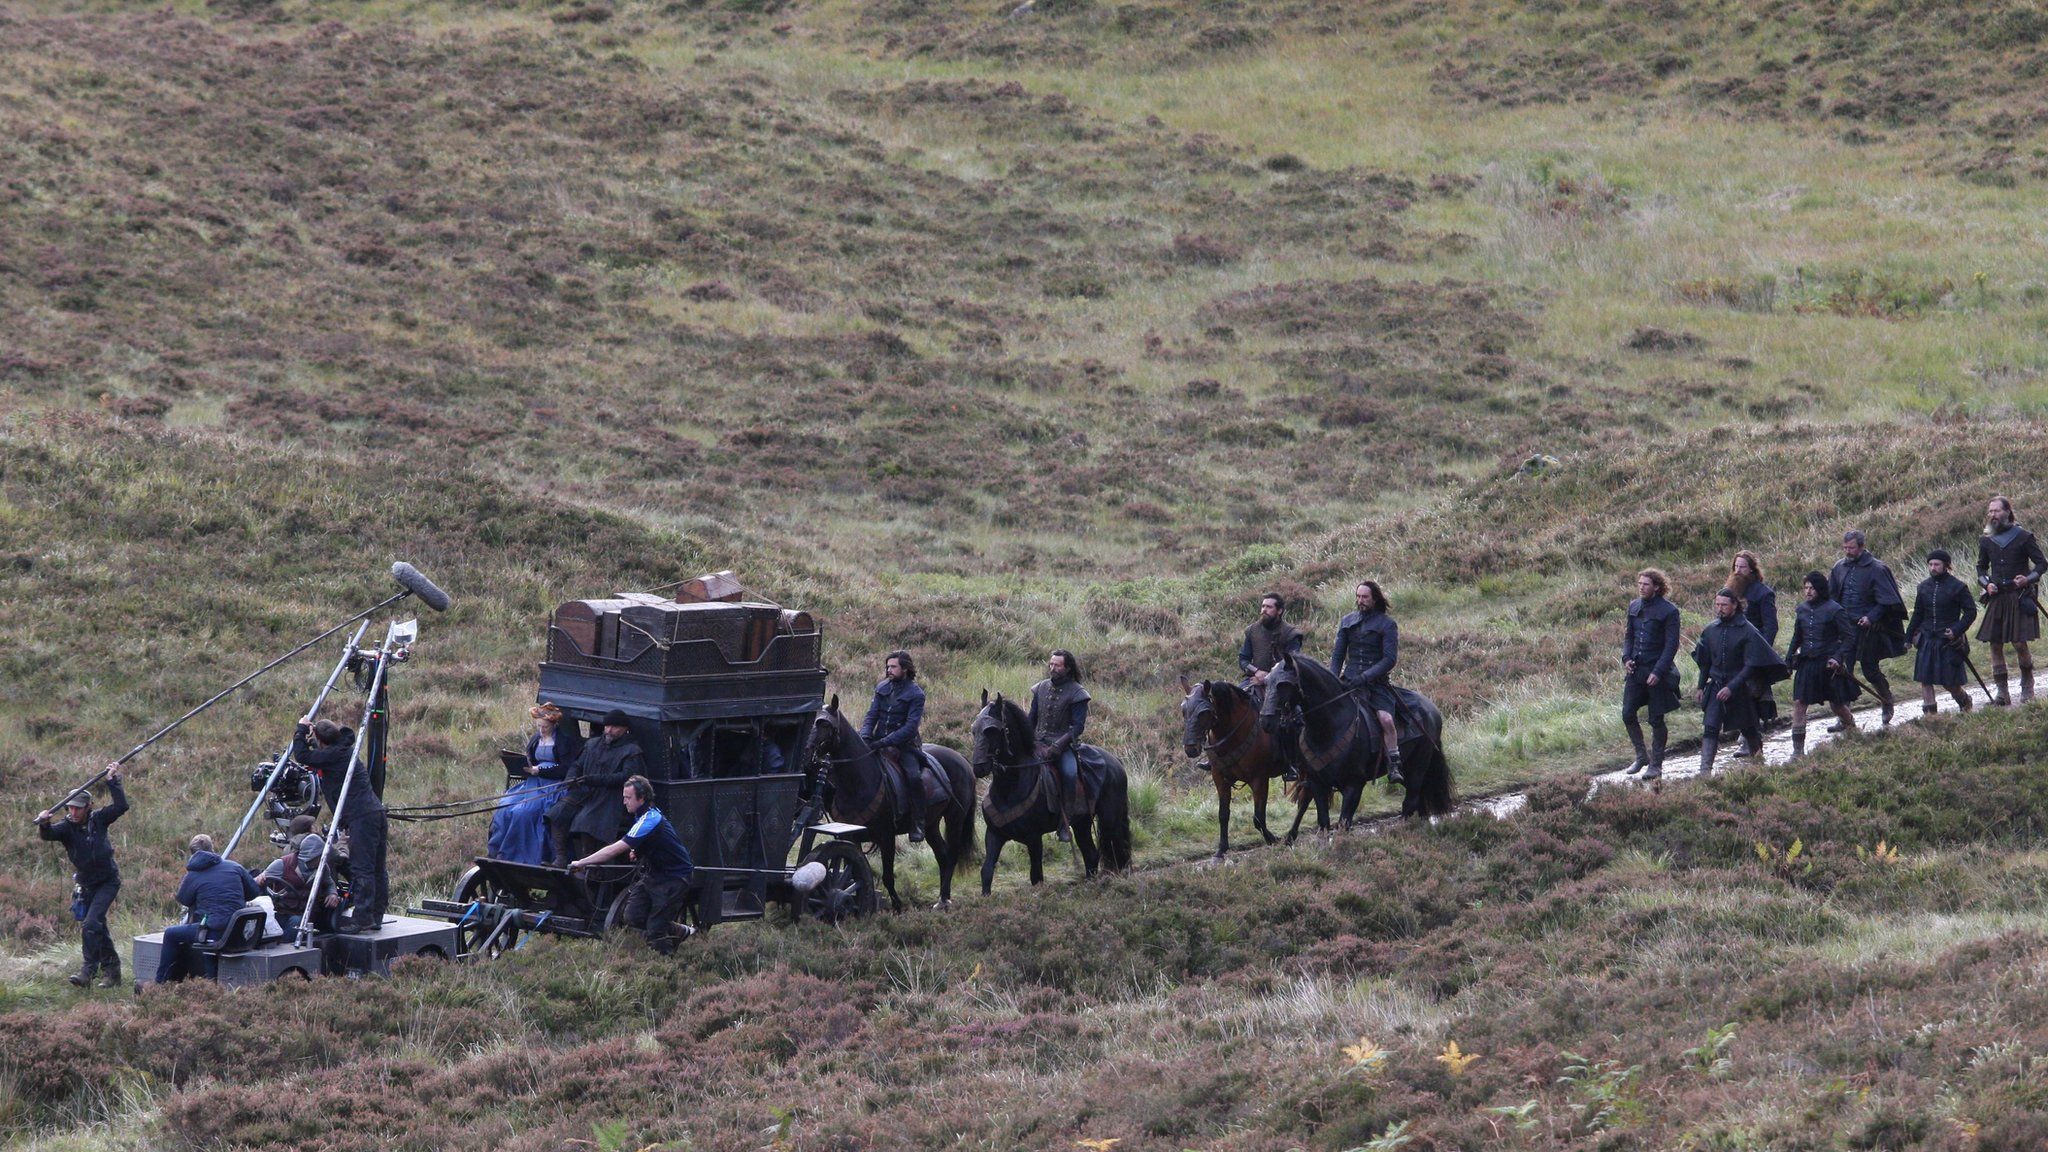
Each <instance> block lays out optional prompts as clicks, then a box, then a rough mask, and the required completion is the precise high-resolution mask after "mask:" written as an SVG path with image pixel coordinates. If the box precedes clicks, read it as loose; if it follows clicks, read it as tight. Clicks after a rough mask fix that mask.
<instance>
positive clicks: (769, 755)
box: [761, 720, 810, 772]
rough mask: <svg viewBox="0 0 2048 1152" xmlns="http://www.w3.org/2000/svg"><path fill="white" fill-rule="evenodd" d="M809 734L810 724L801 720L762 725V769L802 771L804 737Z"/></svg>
mask: <svg viewBox="0 0 2048 1152" xmlns="http://www.w3.org/2000/svg"><path fill="white" fill-rule="evenodd" d="M808 735H810V725H808V724H806V723H804V722H803V721H801V720H792V721H787V722H782V723H771V724H764V725H762V749H761V771H762V772H800V771H802V770H803V764H802V759H803V751H804V749H803V745H804V738H805V737H806V736H808Z"/></svg>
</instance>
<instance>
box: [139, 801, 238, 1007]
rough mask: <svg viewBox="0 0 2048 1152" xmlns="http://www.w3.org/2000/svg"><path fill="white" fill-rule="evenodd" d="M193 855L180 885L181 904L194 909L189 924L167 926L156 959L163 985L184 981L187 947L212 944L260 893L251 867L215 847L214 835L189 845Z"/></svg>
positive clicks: (157, 976) (203, 834)
mask: <svg viewBox="0 0 2048 1152" xmlns="http://www.w3.org/2000/svg"><path fill="white" fill-rule="evenodd" d="M187 846H188V847H189V848H191V850H192V856H191V858H190V859H188V860H186V861H185V882H184V883H182V884H180V885H178V903H180V904H183V905H184V906H185V907H186V908H189V909H191V912H192V919H191V920H190V921H189V922H188V923H184V924H173V925H171V926H169V927H167V928H165V929H164V944H163V950H162V952H161V954H160V955H159V956H158V957H157V962H156V981H157V983H159V984H164V983H168V982H170V981H173V980H183V979H184V978H185V976H186V975H187V974H188V968H187V966H186V964H185V949H186V946H188V945H191V944H211V943H213V942H214V941H215V940H218V939H220V936H221V933H223V932H226V931H227V930H228V925H229V924H231V923H233V922H234V919H235V913H237V912H240V911H241V910H242V906H243V905H244V904H247V903H248V902H249V901H251V900H254V899H255V898H256V897H257V895H258V894H259V893H258V892H257V890H256V879H255V877H253V876H250V875H249V870H248V869H247V868H244V867H242V866H241V865H240V864H237V863H235V862H234V861H233V860H229V859H227V858H225V857H223V856H222V855H220V854H219V853H218V852H215V851H214V850H213V837H211V836H208V835H207V834H206V833H204V832H201V833H200V834H199V835H197V836H194V837H193V838H192V839H191V841H190V843H189V844H188V845H187Z"/></svg>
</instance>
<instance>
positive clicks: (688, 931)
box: [569, 776, 696, 956]
mask: <svg viewBox="0 0 2048 1152" xmlns="http://www.w3.org/2000/svg"><path fill="white" fill-rule="evenodd" d="M619 794H620V797H621V799H622V800H623V802H624V804H623V806H624V808H625V810H626V812H627V814H628V815H629V816H630V817H631V818H632V820H633V823H632V824H631V826H629V827H628V828H627V829H626V833H625V835H623V836H621V837H620V838H619V839H617V840H615V841H613V842H612V843H610V844H607V845H605V846H604V847H602V848H599V849H598V850H597V851H595V852H592V853H591V854H590V855H588V856H585V857H583V858H582V859H580V860H576V861H572V862H571V863H570V865H569V867H571V868H573V869H576V870H578V871H581V870H582V869H585V868H588V867H590V866H591V865H593V864H603V863H605V862H606V861H609V860H616V859H618V858H619V857H621V856H624V855H626V854H627V853H631V854H632V857H633V862H634V863H635V864H637V865H639V868H638V869H637V870H636V871H635V872H634V874H633V883H632V884H631V885H630V886H628V887H627V889H626V890H625V892H623V893H622V894H620V896H619V899H620V900H623V901H625V904H624V906H623V907H621V908H620V910H619V915H620V916H621V917H622V918H623V919H624V920H625V922H626V924H627V926H628V927H632V928H638V929H640V930H641V932H642V933H643V934H644V935H645V936H646V937H647V943H648V944H649V945H650V946H652V947H653V949H654V950H655V951H656V952H659V953H661V954H662V955H663V956H667V955H669V954H670V953H672V952H674V951H675V950H676V944H677V943H678V942H680V941H683V940H687V939H689V938H690V937H691V936H693V935H695V934H696V930H695V929H693V928H691V927H690V926H689V925H688V924H685V923H683V922H682V918H683V913H684V912H685V911H687V910H688V908H689V895H690V873H692V872H694V871H696V866H695V865H694V864H693V863H691V861H690V850H689V848H688V847H686V846H685V845H684V844H683V838H682V837H681V836H680V835H678V834H677V833H676V826H675V825H674V824H671V823H670V822H669V820H668V818H667V817H665V816H663V815H662V814H661V809H659V808H656V807H654V784H653V783H652V782H650V781H649V780H648V779H647V777H645V776H629V777H627V778H626V782H625V783H624V784H621V785H620V786H619Z"/></svg>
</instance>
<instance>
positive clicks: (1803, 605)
mask: <svg viewBox="0 0 2048 1152" xmlns="http://www.w3.org/2000/svg"><path fill="white" fill-rule="evenodd" d="M1799 595H1800V604H1799V607H1798V609H1797V610H1796V611H1794V612H1793V615H1792V640H1791V642H1790V643H1789V644H1787V645H1786V646H1785V659H1786V662H1787V663H1789V664H1790V665H1791V666H1792V755H1794V756H1803V755H1805V754H1806V710H1807V709H1808V708H1809V707H1811V706H1813V705H1815V704H1825V705H1827V707H1828V710H1829V711H1831V712H1833V713H1834V714H1835V718H1836V719H1837V720H1838V721H1840V723H1839V724H1838V725H1837V727H1838V728H1840V729H1842V730H1845V731H1854V730H1855V727H1856V717H1855V716H1854V715H1852V714H1851V713H1850V711H1849V705H1850V703H1851V702H1852V701H1854V700H1855V699H1856V697H1858V696H1860V695H1862V694H1863V690H1862V689H1861V688H1858V687H1857V686H1856V681H1855V680H1853V679H1851V678H1850V677H1849V674H1848V672H1847V670H1846V669H1847V665H1846V664H1845V663H1844V662H1845V661H1847V660H1848V659H1849V653H1850V649H1852V648H1854V647H1855V646H1856V629H1855V628H1854V627H1853V626H1852V625H1851V624H1850V623H1849V621H1848V620H1847V619H1846V618H1844V617H1843V615H1842V606H1841V605H1840V604H1837V603H1835V602H1834V601H1833V600H1831V599H1829V598H1828V578H1827V575H1826V573H1822V572H1808V573H1807V574H1806V578H1805V579H1804V580H1803V581H1801V582H1800V585H1799Z"/></svg>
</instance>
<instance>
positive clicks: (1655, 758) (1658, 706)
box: [1621, 568, 1678, 780]
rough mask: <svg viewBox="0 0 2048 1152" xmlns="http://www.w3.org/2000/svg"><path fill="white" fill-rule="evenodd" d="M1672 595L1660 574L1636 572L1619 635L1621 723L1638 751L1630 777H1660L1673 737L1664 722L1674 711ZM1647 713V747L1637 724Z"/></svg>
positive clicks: (1675, 629) (1675, 626)
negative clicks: (1644, 773) (1645, 772)
mask: <svg viewBox="0 0 2048 1152" xmlns="http://www.w3.org/2000/svg"><path fill="white" fill-rule="evenodd" d="M1670 595H1671V580H1670V578H1669V577H1667V576H1665V575H1664V573H1663V572H1661V571H1659V570H1657V569H1655V568H1645V569H1643V570H1642V571H1641V572H1638V573H1636V598H1635V599H1634V600H1631V601H1629V604H1628V619H1627V620H1626V621H1624V622H1623V624H1622V633H1621V669H1622V671H1623V672H1624V673H1625V674H1626V678H1625V680H1624V681H1623V686H1622V689H1621V723H1622V726H1623V727H1624V728H1627V729H1628V739H1629V743H1630V744H1633V745H1634V746H1635V750H1636V758H1635V762H1634V763H1633V764H1630V765H1629V766H1628V774H1629V775H1631V776H1633V775H1635V774H1636V773H1638V772H1641V771H1643V770H1644V769H1649V770H1650V779H1652V780H1655V779H1656V778H1657V777H1659V776H1662V775H1663V774H1664V746H1665V744H1666V743H1667V742H1668V741H1669V740H1670V737H1671V730H1670V728H1669V727H1667V726H1666V725H1665V723H1664V718H1665V717H1666V716H1669V715H1670V714H1671V713H1672V712H1674V711H1676V710H1677V709H1678V606H1677V605H1676V604H1673V603H1672V602H1671V599H1670ZM1645 708H1648V709H1649V711H1650V743H1649V746H1648V747H1644V745H1643V725H1642V721H1641V720H1639V719H1637V716H1638V715H1639V714H1640V713H1641V712H1642V711H1643V709H1645Z"/></svg>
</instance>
